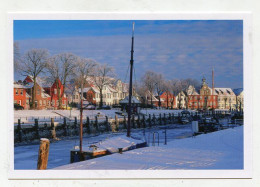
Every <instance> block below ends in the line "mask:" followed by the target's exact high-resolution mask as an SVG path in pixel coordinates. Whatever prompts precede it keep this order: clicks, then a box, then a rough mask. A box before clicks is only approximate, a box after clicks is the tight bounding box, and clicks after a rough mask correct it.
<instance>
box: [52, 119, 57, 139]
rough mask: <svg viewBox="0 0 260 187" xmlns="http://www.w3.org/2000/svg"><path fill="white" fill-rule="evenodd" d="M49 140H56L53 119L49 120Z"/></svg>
mask: <svg viewBox="0 0 260 187" xmlns="http://www.w3.org/2000/svg"><path fill="white" fill-rule="evenodd" d="M51 138H52V139H57V137H56V131H55V126H54V119H53V118H51Z"/></svg>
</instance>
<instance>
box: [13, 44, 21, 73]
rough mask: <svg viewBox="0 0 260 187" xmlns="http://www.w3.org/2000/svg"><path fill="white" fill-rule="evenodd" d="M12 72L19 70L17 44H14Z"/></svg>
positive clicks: (19, 58) (19, 56)
mask: <svg viewBox="0 0 260 187" xmlns="http://www.w3.org/2000/svg"><path fill="white" fill-rule="evenodd" d="M13 54H14V56H13V57H14V72H17V71H18V70H19V65H20V60H21V54H20V48H19V43H18V42H14V51H13Z"/></svg>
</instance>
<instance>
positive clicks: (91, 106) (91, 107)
mask: <svg viewBox="0 0 260 187" xmlns="http://www.w3.org/2000/svg"><path fill="white" fill-rule="evenodd" d="M84 109H86V110H95V109H96V107H95V106H94V105H88V106H86V107H85V108H84Z"/></svg>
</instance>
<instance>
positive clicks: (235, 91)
mask: <svg viewBox="0 0 260 187" xmlns="http://www.w3.org/2000/svg"><path fill="white" fill-rule="evenodd" d="M233 92H234V93H235V94H236V95H240V94H241V92H243V88H235V89H233Z"/></svg>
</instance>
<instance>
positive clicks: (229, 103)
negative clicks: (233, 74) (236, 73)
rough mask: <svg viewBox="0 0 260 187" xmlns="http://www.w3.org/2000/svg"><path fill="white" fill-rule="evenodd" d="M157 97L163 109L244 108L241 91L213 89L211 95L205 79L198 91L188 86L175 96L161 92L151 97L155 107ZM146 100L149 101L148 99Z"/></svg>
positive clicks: (157, 103)
mask: <svg viewBox="0 0 260 187" xmlns="http://www.w3.org/2000/svg"><path fill="white" fill-rule="evenodd" d="M159 97H160V101H161V106H162V107H165V108H186V109H187V108H188V109H212V108H214V109H228V110H243V107H244V105H243V103H244V93H243V89H241V88H238V89H233V90H232V89H231V88H214V89H213V93H212V88H210V87H209V86H208V84H207V83H206V79H205V78H203V79H202V85H201V88H200V89H198V90H196V89H195V88H194V86H191V85H190V86H189V87H188V89H187V90H185V91H181V92H180V93H179V94H178V95H176V96H174V95H172V94H171V93H167V92H163V93H162V94H161V95H160V96H155V97H153V99H152V100H153V104H154V105H155V106H159ZM147 100H148V101H149V98H148V99H147Z"/></svg>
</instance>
